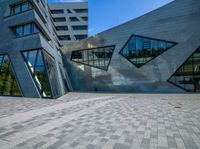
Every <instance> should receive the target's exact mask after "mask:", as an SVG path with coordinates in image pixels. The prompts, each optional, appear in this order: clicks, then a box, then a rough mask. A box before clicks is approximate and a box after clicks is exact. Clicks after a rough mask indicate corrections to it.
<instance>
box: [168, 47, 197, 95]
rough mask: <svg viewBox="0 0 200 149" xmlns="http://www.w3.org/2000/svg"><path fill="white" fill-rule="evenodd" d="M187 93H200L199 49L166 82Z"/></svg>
mask: <svg viewBox="0 0 200 149" xmlns="http://www.w3.org/2000/svg"><path fill="white" fill-rule="evenodd" d="M168 81H169V82H171V83H172V84H174V85H176V86H178V87H180V88H182V89H184V90H186V91H188V92H200V48H198V49H197V50H196V51H195V52H194V53H193V54H192V55H191V56H190V57H189V58H188V59H187V60H186V62H185V63H184V64H183V65H182V66H181V67H180V68H179V69H178V70H177V71H176V72H175V73H174V74H173V75H172V76H171V77H170V79H169V80H168Z"/></svg>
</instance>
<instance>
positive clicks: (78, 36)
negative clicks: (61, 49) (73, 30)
mask: <svg viewBox="0 0 200 149" xmlns="http://www.w3.org/2000/svg"><path fill="white" fill-rule="evenodd" d="M74 37H75V39H76V40H82V39H84V38H87V35H74Z"/></svg>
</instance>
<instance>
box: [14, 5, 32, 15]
mask: <svg viewBox="0 0 200 149" xmlns="http://www.w3.org/2000/svg"><path fill="white" fill-rule="evenodd" d="M10 7H11V11H10V14H11V15H14V14H18V13H21V12H24V11H27V10H31V9H32V5H31V3H30V2H23V3H20V4H17V5H12V6H10Z"/></svg>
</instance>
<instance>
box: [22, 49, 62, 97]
mask: <svg viewBox="0 0 200 149" xmlns="http://www.w3.org/2000/svg"><path fill="white" fill-rule="evenodd" d="M22 55H23V57H24V60H25V62H26V64H27V66H28V68H29V70H30V73H31V74H32V77H33V79H34V81H35V84H36V85H37V87H38V90H39V91H40V94H41V96H42V97H46V98H52V97H53V98H54V97H58V96H60V91H59V89H60V87H59V85H58V80H57V78H58V76H57V72H56V66H55V62H54V59H53V58H52V57H51V56H49V54H47V53H46V52H44V50H31V51H24V52H23V53H22Z"/></svg>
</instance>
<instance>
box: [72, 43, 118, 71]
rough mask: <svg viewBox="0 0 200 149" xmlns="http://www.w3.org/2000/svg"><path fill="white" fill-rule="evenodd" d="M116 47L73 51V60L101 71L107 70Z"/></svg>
mask: <svg viewBox="0 0 200 149" xmlns="http://www.w3.org/2000/svg"><path fill="white" fill-rule="evenodd" d="M114 49H115V46H107V47H99V48H93V49H86V50H78V51H73V52H72V56H71V60H72V61H74V62H78V63H81V64H85V65H89V66H91V67H96V68H99V69H103V70H107V69H108V66H109V63H110V60H111V57H112V54H113V51H114Z"/></svg>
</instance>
